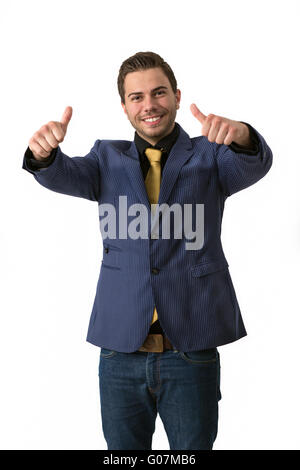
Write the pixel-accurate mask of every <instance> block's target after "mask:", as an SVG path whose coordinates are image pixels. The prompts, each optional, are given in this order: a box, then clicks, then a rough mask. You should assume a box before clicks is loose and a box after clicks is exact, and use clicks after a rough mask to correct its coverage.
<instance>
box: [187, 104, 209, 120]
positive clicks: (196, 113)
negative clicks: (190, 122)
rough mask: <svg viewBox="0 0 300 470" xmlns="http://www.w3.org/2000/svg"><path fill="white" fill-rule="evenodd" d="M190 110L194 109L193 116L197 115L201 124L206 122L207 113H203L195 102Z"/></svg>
mask: <svg viewBox="0 0 300 470" xmlns="http://www.w3.org/2000/svg"><path fill="white" fill-rule="evenodd" d="M190 110H191V111H192V114H193V116H195V118H196V119H198V121H200V122H201V124H203V123H204V121H205V119H206V116H205V114H203V113H201V111H200V109H199V108H198V107H197V106H196V105H195V103H193V104H191V106H190Z"/></svg>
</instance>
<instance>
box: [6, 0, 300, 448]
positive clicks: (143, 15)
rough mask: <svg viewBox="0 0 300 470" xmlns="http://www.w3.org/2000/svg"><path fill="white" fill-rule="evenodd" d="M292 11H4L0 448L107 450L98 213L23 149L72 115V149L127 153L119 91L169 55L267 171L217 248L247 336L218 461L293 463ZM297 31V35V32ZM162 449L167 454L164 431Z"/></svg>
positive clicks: (290, 6) (121, 7)
mask: <svg viewBox="0 0 300 470" xmlns="http://www.w3.org/2000/svg"><path fill="white" fill-rule="evenodd" d="M299 13H300V4H299V2H298V1H297V0H294V1H292V0H286V1H284V2H283V1H282V2H279V1H274V0H270V1H261V0H260V1H254V0H251V2H250V1H243V2H241V1H239V0H236V1H233V0H227V1H226V2H224V1H212V0H211V1H209V2H208V1H199V0H188V1H186V2H182V1H175V0H164V1H163V2H162V1H161V0H160V1H157V0H152V1H151V2H142V1H135V0H134V1H129V2H124V1H113V0H111V1H110V2H101V1H92V0H85V1H84V2H82V1H74V0H72V1H66V0H65V1H62V0H59V1H58V0H52V1H51V2H46V1H38V0H35V1H33V0H27V1H26V2H23V1H20V0H19V1H16V0H15V1H13V0H6V1H3V0H2V1H1V10H0V44H1V87H0V94H1V96H0V98H1V123H0V129H1V148H2V151H1V158H2V167H1V168H2V171H1V174H0V178H1V181H0V190H1V199H0V200H1V229H0V250H1V258H0V261H1V267H0V269H1V271H0V276H1V279H0V282H1V284H0V285H1V296H0V314H1V327H0V348H1V351H0V363H1V375H0V383H1V386H0V393H1V398H0V416H1V421H0V423H1V424H0V427H1V429H0V446H1V448H2V449H106V448H107V447H106V442H105V440H104V437H103V435H102V429H101V421H100V403H99V392H98V361H99V351H100V350H99V348H97V347H95V346H93V345H91V344H89V343H87V342H86V341H85V338H86V333H87V327H88V321H89V316H90V312H91V308H92V303H93V300H94V295H95V292H96V283H97V279H98V274H99V268H100V260H101V258H102V240H101V236H100V232H99V224H98V206H97V204H96V203H93V202H91V201H87V200H84V199H79V198H74V197H70V196H65V195H62V194H58V193H55V192H52V191H49V190H47V189H46V188H44V187H42V186H40V185H39V184H38V183H37V182H36V181H35V180H34V178H33V176H32V175H30V174H29V173H28V172H26V171H24V170H23V169H22V159H23V155H24V152H25V150H26V148H27V145H28V141H29V139H30V137H31V135H32V134H33V133H34V132H35V131H36V130H37V129H39V128H40V127H41V126H42V124H45V123H46V122H48V121H49V120H60V118H61V115H62V113H63V111H64V109H65V107H66V106H67V105H71V106H72V107H73V117H72V121H71V122H70V124H69V128H68V134H67V137H66V139H65V141H64V142H63V144H62V150H63V151H64V153H67V154H68V155H70V156H76V155H82V156H83V155H85V154H87V153H88V152H89V150H90V149H91V147H92V146H93V144H94V142H95V140H96V139H98V138H100V139H106V138H112V139H127V140H132V138H133V135H134V130H133V128H132V127H131V126H130V123H129V121H128V120H127V118H126V116H125V115H124V113H123V110H122V108H121V105H120V98H119V95H118V92H117V86H116V80H117V74H118V70H119V67H120V65H121V63H122V61H123V60H125V59H126V58H127V57H129V56H130V55H132V54H134V53H135V52H138V51H146V50H152V51H154V52H157V53H159V54H160V55H161V56H162V57H163V58H164V59H165V60H166V61H167V62H168V63H169V64H170V65H171V67H172V68H173V70H174V73H175V75H176V78H177V81H178V87H179V88H180V89H181V91H182V102H181V107H180V110H179V112H178V114H177V119H176V120H177V122H179V123H180V124H181V125H182V127H183V128H184V129H185V130H186V132H188V133H189V135H190V136H191V137H194V136H197V135H201V124H200V123H199V122H198V121H197V120H196V119H195V118H194V117H193V116H192V114H191V112H190V110H189V105H190V104H191V103H192V102H195V103H196V104H197V105H198V106H199V108H200V109H201V110H202V112H203V113H205V114H209V113H214V114H219V115H221V116H226V117H228V118H231V119H236V120H242V121H246V122H249V123H250V124H252V126H253V127H254V128H256V129H257V130H258V131H259V132H260V133H261V134H262V135H263V136H264V138H265V140H266V142H267V143H268V145H269V146H270V147H271V149H272V151H273V155H274V163H273V166H272V168H271V170H270V172H269V173H268V174H267V176H266V177H265V178H263V179H262V180H261V181H259V182H258V183H257V184H255V185H253V186H252V187H250V188H247V189H246V190H244V191H241V192H239V193H237V194H235V195H233V196H232V197H230V198H229V199H228V200H227V202H226V207H225V213H224V219H223V230H222V241H223V247H224V251H225V255H226V257H227V259H228V260H229V265H230V267H229V269H230V272H231V276H232V279H233V283H234V286H235V289H236V292H237V297H238V300H239V304H240V308H241V311H242V315H243V319H244V322H245V325H246V329H247V332H248V336H247V337H245V338H243V339H241V340H239V341H237V342H235V343H232V344H229V345H226V346H222V347H220V348H219V352H220V355H221V367H222V369H221V391H222V396H223V398H222V400H221V401H220V420H219V432H218V437H217V440H216V442H215V446H214V449H216V450H217V449H234V450H238V449H300V442H299V419H300V403H299V393H300V374H299V354H300V352H299V347H298V344H299V328H300V319H299V314H300V308H299V292H300V285H299V263H300V256H299V255H300V249H299V247H300V243H299V241H300V219H299V215H300V211H299V209H300V197H299V180H300V177H299V171H300V164H299V160H300V158H299V139H300V135H299V104H300V102H299V83H300V74H299V39H300V37H299ZM297 31H298V32H297ZM153 449H169V445H168V441H167V437H166V434H165V431H164V428H163V424H162V422H161V420H160V418H159V417H158V418H157V421H156V431H155V434H154V437H153Z"/></svg>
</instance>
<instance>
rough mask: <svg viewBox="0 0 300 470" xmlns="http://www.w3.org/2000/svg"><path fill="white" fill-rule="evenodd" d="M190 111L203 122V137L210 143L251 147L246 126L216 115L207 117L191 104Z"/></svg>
mask: <svg viewBox="0 0 300 470" xmlns="http://www.w3.org/2000/svg"><path fill="white" fill-rule="evenodd" d="M190 109H191V111H192V113H193V115H194V116H195V118H196V119H198V121H200V122H201V124H202V135H203V136H205V137H207V139H208V140H209V142H216V143H217V144H224V145H230V144H231V143H232V142H235V143H236V144H238V145H241V146H243V147H249V146H251V139H250V132H249V129H248V126H246V124H244V123H242V122H239V121H233V120H232V119H227V118H225V117H222V116H216V115H215V114H209V115H208V116H205V114H203V113H201V111H200V109H198V108H197V106H196V105H195V104H191V107H190Z"/></svg>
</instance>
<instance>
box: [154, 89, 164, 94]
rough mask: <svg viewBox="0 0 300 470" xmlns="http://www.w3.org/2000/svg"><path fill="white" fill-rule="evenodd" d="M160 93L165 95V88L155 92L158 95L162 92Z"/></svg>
mask: <svg viewBox="0 0 300 470" xmlns="http://www.w3.org/2000/svg"><path fill="white" fill-rule="evenodd" d="M160 93H161V94H163V95H164V93H165V92H164V91H163V90H159V91H156V92H155V94H156V95H158V94H160Z"/></svg>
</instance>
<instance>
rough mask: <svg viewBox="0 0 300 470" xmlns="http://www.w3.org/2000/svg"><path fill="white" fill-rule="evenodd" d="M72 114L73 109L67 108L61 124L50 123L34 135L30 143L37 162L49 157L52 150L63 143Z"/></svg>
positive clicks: (56, 122)
mask: <svg viewBox="0 0 300 470" xmlns="http://www.w3.org/2000/svg"><path fill="white" fill-rule="evenodd" d="M72 113H73V110H72V107H71V106H67V107H66V109H65V111H64V113H63V115H62V118H61V121H60V122H58V121H50V122H48V124H45V125H44V126H42V127H41V128H40V129H39V130H38V131H37V132H35V134H33V136H32V137H31V139H30V141H29V148H30V150H31V151H32V153H33V156H34V158H35V159H36V160H43V159H44V158H47V157H49V155H50V153H51V152H52V150H53V149H55V148H56V147H58V146H59V144H60V143H61V142H63V140H64V138H65V135H66V133H67V128H68V124H69V122H70V120H71V117H72Z"/></svg>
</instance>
